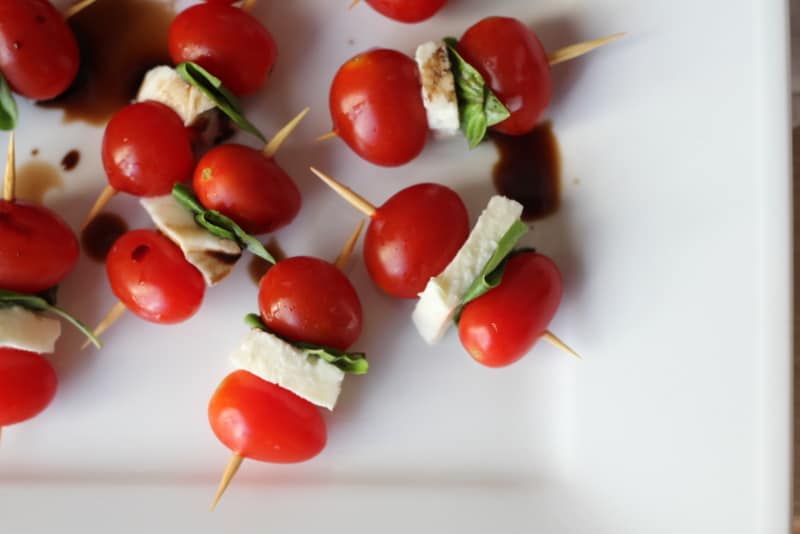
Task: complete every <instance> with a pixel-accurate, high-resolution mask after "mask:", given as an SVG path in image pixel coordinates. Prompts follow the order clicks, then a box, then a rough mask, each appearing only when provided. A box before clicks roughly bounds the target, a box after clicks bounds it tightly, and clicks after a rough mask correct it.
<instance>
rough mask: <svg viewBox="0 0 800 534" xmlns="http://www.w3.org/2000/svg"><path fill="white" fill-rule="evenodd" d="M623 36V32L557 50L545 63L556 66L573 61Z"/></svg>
mask: <svg viewBox="0 0 800 534" xmlns="http://www.w3.org/2000/svg"><path fill="white" fill-rule="evenodd" d="M623 35H625V32H621V33H615V34H613V35H609V36H608V37H601V38H600V39H594V40H593V41H584V42H582V43H575V44H572V45H569V46H565V47H564V48H559V49H558V50H556V51H555V52H553V53H552V54H549V55H548V56H547V61H548V62H549V63H550V65H551V66H553V65H558V64H559V63H563V62H564V61H569V60H570V59H575V58H576V57H579V56H582V55H584V54H586V53H588V52H591V51H592V50H594V49H595V48H600V47H601V46H603V45H604V44H606V43H610V42H611V41H613V40H615V39H619V38H620V37H622V36H623Z"/></svg>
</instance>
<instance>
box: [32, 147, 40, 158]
mask: <svg viewBox="0 0 800 534" xmlns="http://www.w3.org/2000/svg"><path fill="white" fill-rule="evenodd" d="M38 155H39V149H38V148H33V149H31V156H33V157H36V156H38Z"/></svg>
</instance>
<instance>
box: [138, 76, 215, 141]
mask: <svg viewBox="0 0 800 534" xmlns="http://www.w3.org/2000/svg"><path fill="white" fill-rule="evenodd" d="M136 100H138V101H140V102H141V101H144V100H154V101H156V102H161V103H162V104H164V105H166V106H169V107H170V108H172V110H173V111H175V113H177V114H178V115H179V116H180V118H181V119H183V123H184V124H185V125H186V126H192V125H193V124H194V123H195V121H197V119H198V118H199V117H200V116H201V115H203V114H204V113H206V112H207V111H211V110H212V109H215V108H216V106H215V104H214V102H212V101H211V99H210V98H208V97H207V96H206V95H205V94H204V93H203V92H202V91H201V90H200V89H198V88H197V87H195V86H193V85H191V84H190V83H188V82H187V81H185V80H184V79H183V78H181V77H180V75H179V74H178V72H177V71H176V70H175V69H173V68H172V67H168V66H167V65H161V66H158V67H154V68H152V69H150V70H149V71H147V74H145V75H144V80H142V85H140V86H139V93H138V94H137V95H136Z"/></svg>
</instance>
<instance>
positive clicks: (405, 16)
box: [367, 0, 447, 22]
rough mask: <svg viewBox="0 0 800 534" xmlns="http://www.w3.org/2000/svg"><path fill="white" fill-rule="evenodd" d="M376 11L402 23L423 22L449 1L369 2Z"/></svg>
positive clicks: (392, 0)
mask: <svg viewBox="0 0 800 534" xmlns="http://www.w3.org/2000/svg"><path fill="white" fill-rule="evenodd" d="M367 3H368V4H369V5H371V6H372V7H373V8H374V9H375V11H377V12H378V13H380V14H381V15H384V16H386V17H389V18H390V19H394V20H397V21H400V22H421V21H423V20H425V19H429V18H431V17H432V16H433V15H435V14H436V12H437V11H439V10H440V9H442V6H444V5H445V4H446V3H447V0H367Z"/></svg>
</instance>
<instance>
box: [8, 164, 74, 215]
mask: <svg viewBox="0 0 800 534" xmlns="http://www.w3.org/2000/svg"><path fill="white" fill-rule="evenodd" d="M62 185H64V182H63V180H62V179H61V173H60V172H59V170H58V168H56V167H55V166H53V165H50V164H49V163H47V162H45V161H39V160H36V161H28V162H27V163H25V164H24V165H21V166H20V167H19V168H18V169H17V180H16V186H15V190H14V196H16V197H17V198H19V199H22V200H27V201H28V202H32V203H34V204H43V203H44V197H45V195H46V194H47V192H48V191H50V190H51V189H56V188H59V187H61V186H62Z"/></svg>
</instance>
